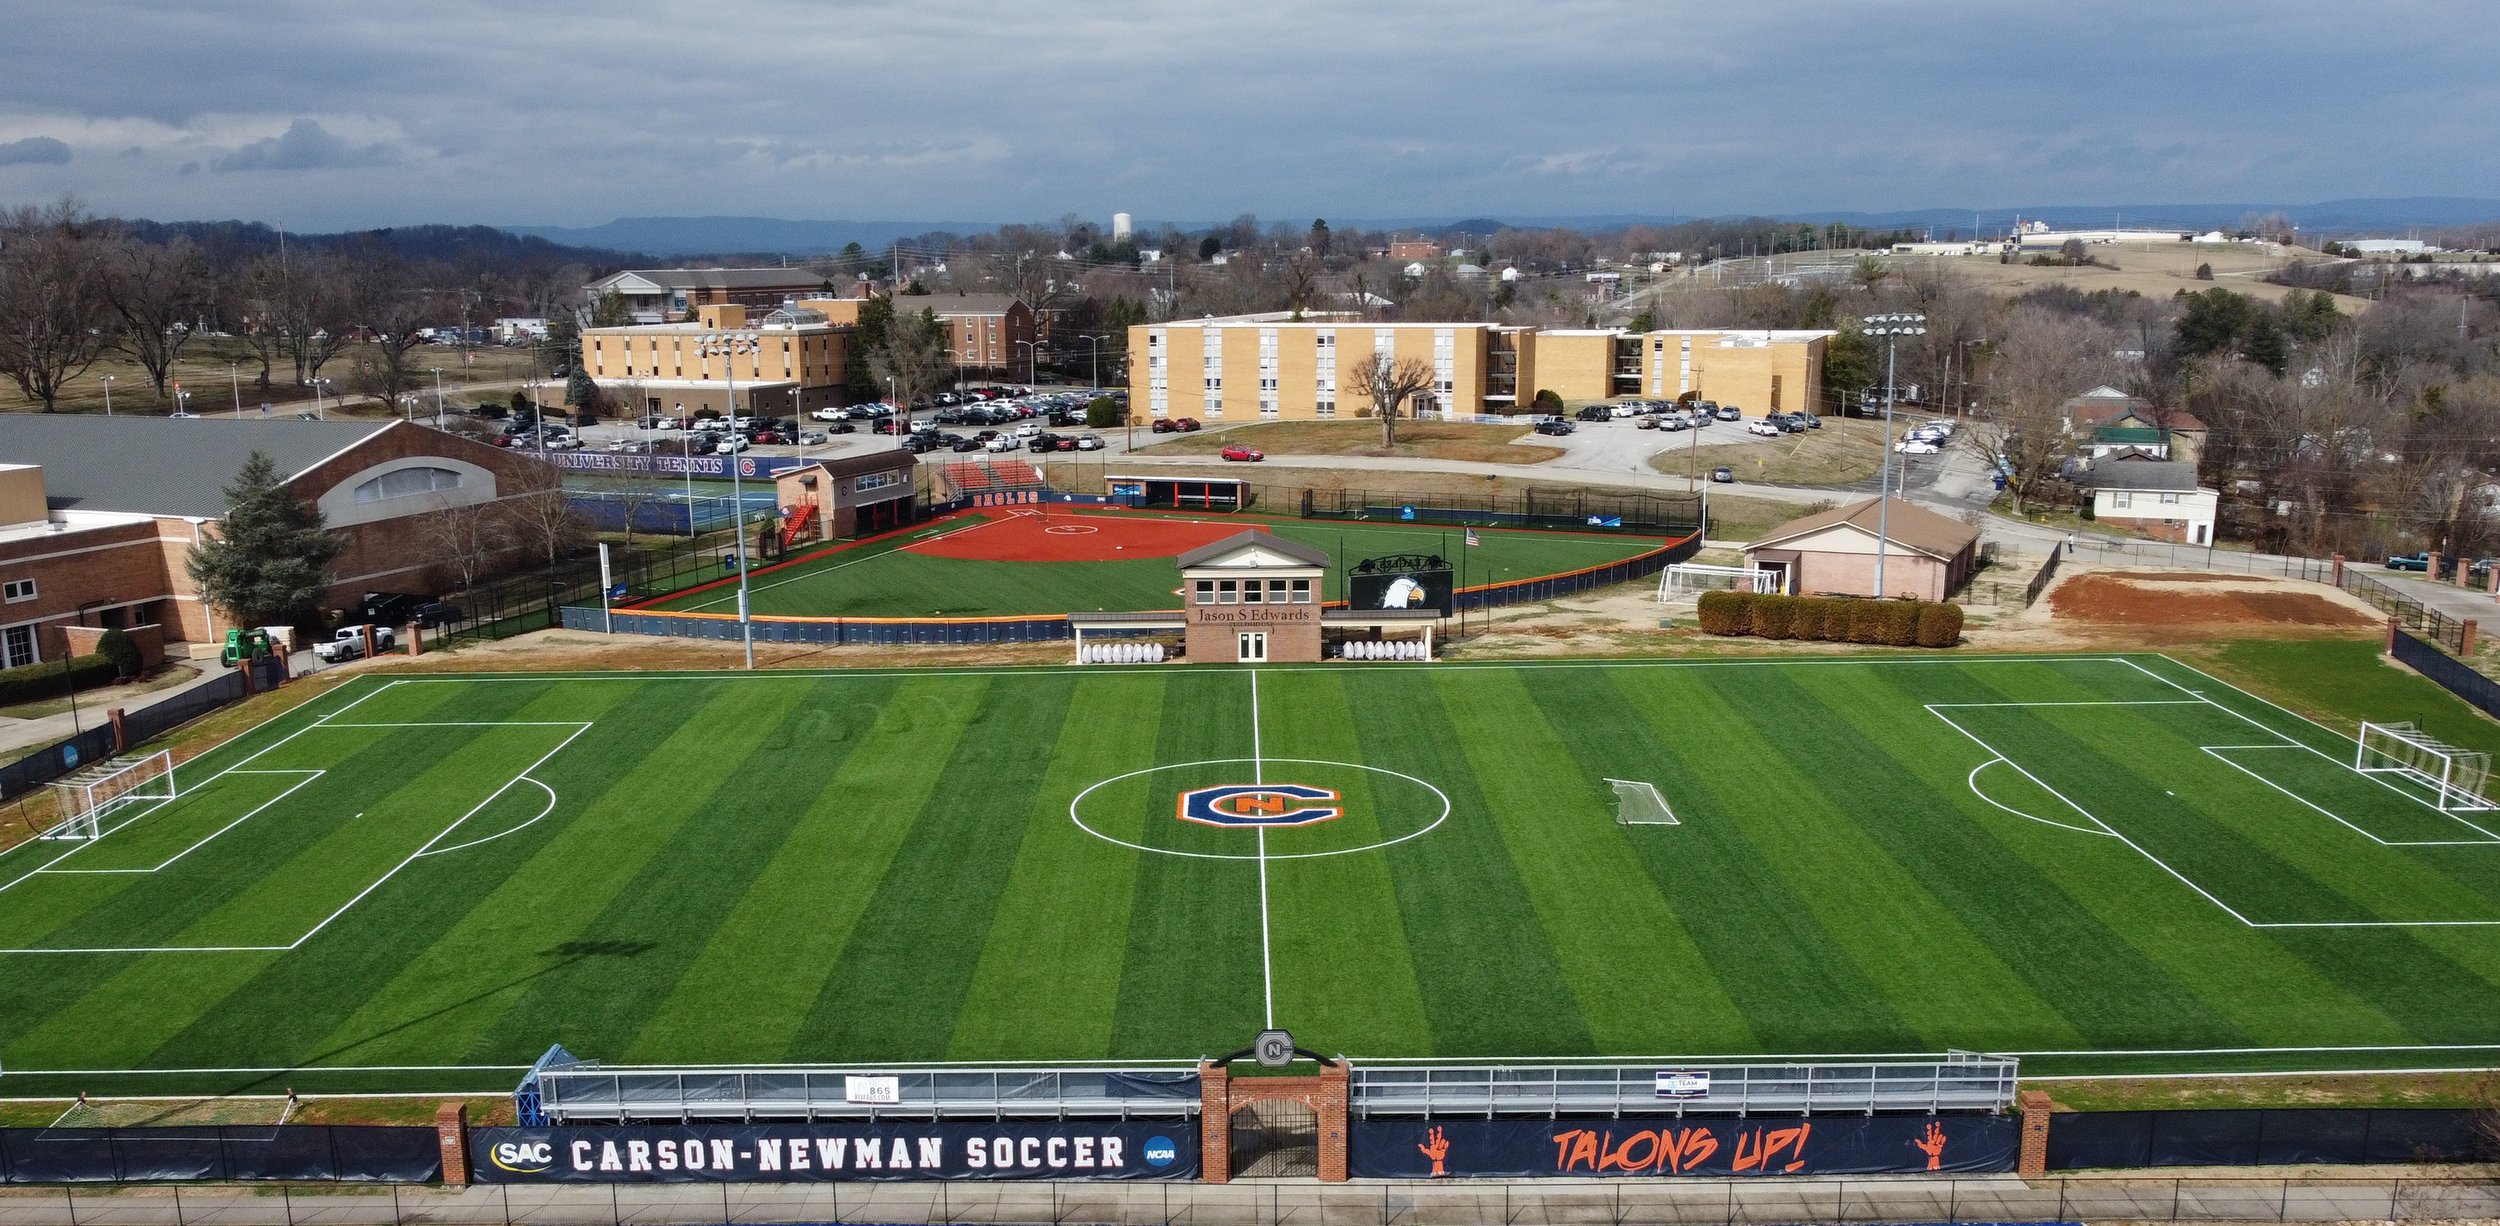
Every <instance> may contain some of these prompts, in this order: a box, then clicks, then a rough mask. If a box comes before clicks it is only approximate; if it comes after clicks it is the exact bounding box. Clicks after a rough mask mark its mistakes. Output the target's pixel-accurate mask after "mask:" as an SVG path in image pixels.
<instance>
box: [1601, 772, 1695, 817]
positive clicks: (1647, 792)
mask: <svg viewBox="0 0 2500 1226" xmlns="http://www.w3.org/2000/svg"><path fill="white" fill-rule="evenodd" d="M1606 783H1607V786H1609V787H1612V788H1613V789H1614V790H1615V824H1616V825H1618V826H1680V825H1683V824H1684V823H1682V822H1679V821H1677V820H1675V810H1673V809H1670V808H1668V807H1667V798H1666V797H1664V796H1661V795H1659V794H1658V785H1657V784H1654V783H1642V782H1640V781H1639V780H1636V779H1609V780H1607V781H1606Z"/></svg>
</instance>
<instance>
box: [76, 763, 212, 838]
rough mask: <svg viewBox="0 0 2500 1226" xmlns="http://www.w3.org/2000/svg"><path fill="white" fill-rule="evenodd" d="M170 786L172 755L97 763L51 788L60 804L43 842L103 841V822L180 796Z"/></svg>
mask: <svg viewBox="0 0 2500 1226" xmlns="http://www.w3.org/2000/svg"><path fill="white" fill-rule="evenodd" d="M180 794H181V793H180V791H179V790H178V789H177V788H176V786H175V783H174V755H173V752H172V751H171V750H159V751H157V752H155V753H152V754H149V755H148V756H146V757H144V758H138V759H128V758H117V759H114V760H113V761H110V762H100V763H98V764H96V765H94V766H91V767H88V768H87V769H85V770H82V771H80V772H78V773H77V774H74V775H71V776H70V777H69V778H67V779H63V780H60V781H59V782H56V783H54V784H53V785H52V795H53V797H54V798H55V799H56V800H58V801H59V802H60V806H61V820H59V821H57V822H55V823H53V825H52V828H51V829H50V830H47V831H45V832H44V834H43V837H45V838H47V839H96V838H102V837H104V832H105V822H106V821H108V820H109V819H111V817H112V816H113V814H115V813H117V812H119V811H121V810H123V809H126V808H129V807H130V806H132V805H138V804H145V803H147V802H149V801H159V802H162V801H168V800H172V799H173V798H174V797H176V796H178V795H180Z"/></svg>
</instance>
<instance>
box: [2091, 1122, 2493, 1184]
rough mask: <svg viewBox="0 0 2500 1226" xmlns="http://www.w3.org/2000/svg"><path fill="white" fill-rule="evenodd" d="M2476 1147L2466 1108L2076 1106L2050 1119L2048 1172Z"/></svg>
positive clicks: (2434, 1153)
mask: <svg viewBox="0 0 2500 1226" xmlns="http://www.w3.org/2000/svg"><path fill="white" fill-rule="evenodd" d="M2482 1148H2483V1147H2482V1146H2481V1144H2480V1143H2479V1140H2478V1138H2477V1135H2476V1133H2475V1128H2474V1113H2473V1112H2471V1111H2452V1110H2429V1109H2387V1110H2377V1109H2369V1108H2335V1107H2291V1108H2282V1109H2279V1110H2248V1111H2227V1110H2215V1111H2079V1112H2060V1113H2058V1114H2057V1115H2055V1116H2052V1117H2051V1120H2050V1124H2049V1169H2050V1170H2053V1171H2077V1170H2099V1169H2104V1168H2119V1169H2123V1168H2141V1167H2161V1166H2294V1165H2301V1164H2306V1163H2322V1164H2336V1165H2354V1164H2372V1163H2413V1162H2464V1161H2470V1160H2472V1159H2473V1157H2474V1156H2475V1154H2476V1153H2477V1152H2478V1151H2479V1150H2481V1149H2482Z"/></svg>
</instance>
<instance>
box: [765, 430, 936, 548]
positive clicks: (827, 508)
mask: <svg viewBox="0 0 2500 1226" xmlns="http://www.w3.org/2000/svg"><path fill="white" fill-rule="evenodd" d="M917 466H918V461H917V460H916V459H914V458H913V456H912V454H911V453H910V452H908V451H899V450H898V451H872V452H868V453H866V454H864V455H852V456H837V457H835V458H832V459H828V460H818V461H815V462H813V463H810V464H808V465H807V466H806V467H804V468H793V469H789V470H786V471H784V472H783V473H781V474H780V475H779V476H777V477H775V478H774V479H773V492H774V497H775V500H776V501H777V502H779V503H780V520H781V524H782V527H781V530H780V531H781V545H782V547H783V548H788V547H789V546H791V545H793V544H796V543H797V542H799V541H804V540H834V539H841V538H849V537H860V536H873V535H875V534H877V533H879V532H885V531H888V530H890V529H894V528H900V527H902V526H904V525H905V524H908V523H910V522H912V520H913V518H914V507H915V506H916V505H917V504H916V502H915V500H914V498H913V482H912V478H913V476H914V474H915V472H916V470H917Z"/></svg>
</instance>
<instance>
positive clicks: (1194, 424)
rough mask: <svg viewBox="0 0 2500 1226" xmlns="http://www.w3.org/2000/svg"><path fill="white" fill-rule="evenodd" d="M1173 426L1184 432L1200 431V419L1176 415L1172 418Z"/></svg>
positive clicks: (1193, 432) (1194, 432)
mask: <svg viewBox="0 0 2500 1226" xmlns="http://www.w3.org/2000/svg"><path fill="white" fill-rule="evenodd" d="M1172 428H1173V429H1175V430H1178V431H1180V432H1181V433H1183V434H1196V433H1197V432H1198V419H1197V418H1195V417H1175V418H1173V419H1172Z"/></svg>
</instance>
